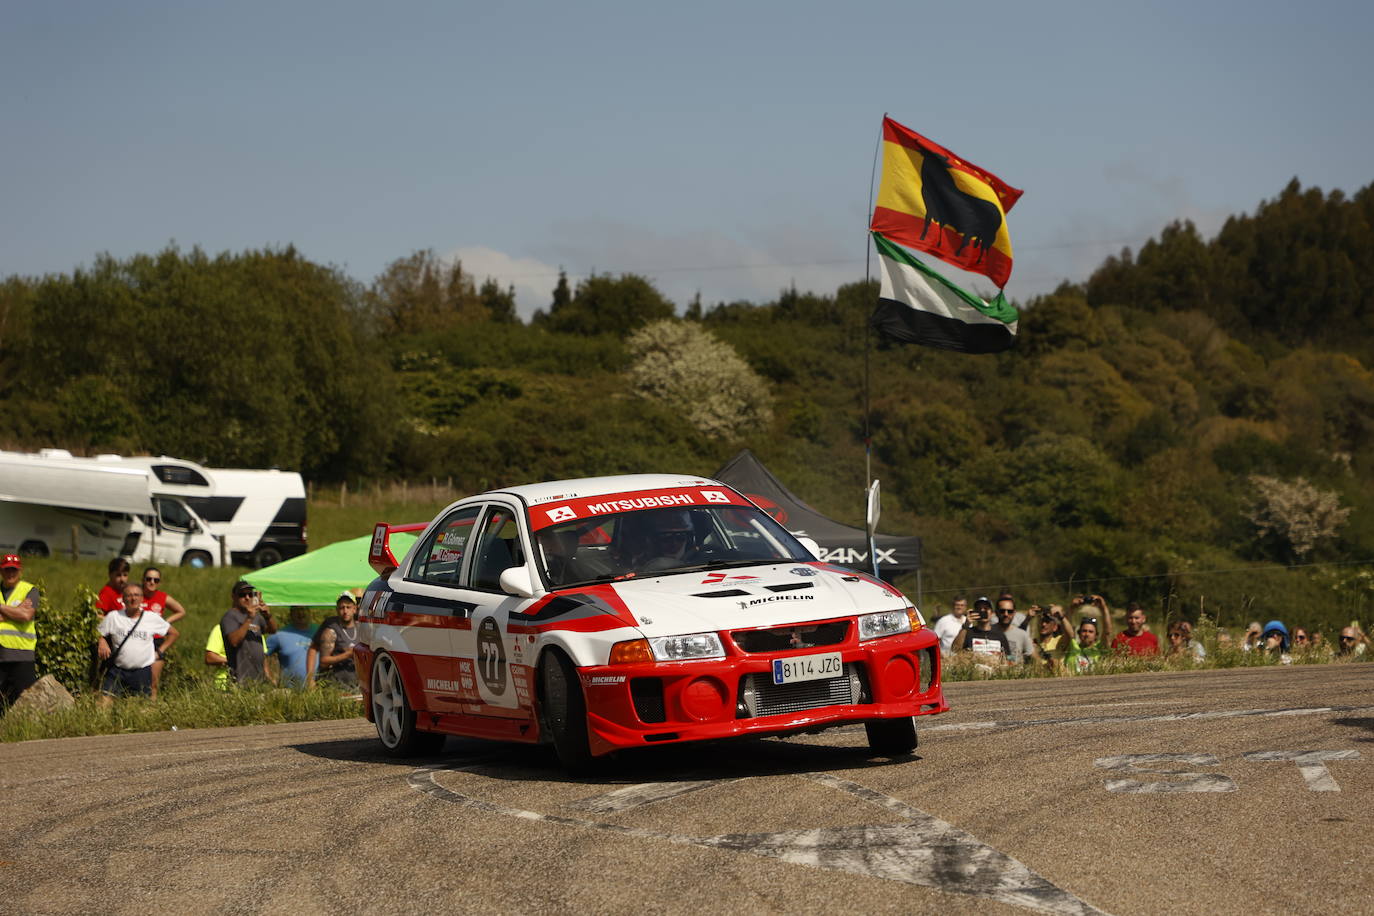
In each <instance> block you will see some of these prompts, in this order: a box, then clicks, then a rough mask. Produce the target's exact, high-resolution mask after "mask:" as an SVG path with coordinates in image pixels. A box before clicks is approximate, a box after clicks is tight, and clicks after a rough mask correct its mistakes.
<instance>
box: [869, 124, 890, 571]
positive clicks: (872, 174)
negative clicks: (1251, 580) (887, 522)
mask: <svg viewBox="0 0 1374 916" xmlns="http://www.w3.org/2000/svg"><path fill="white" fill-rule="evenodd" d="M883 120H884V121H886V120H887V112H883ZM882 150H883V132H882V130H881V129H880V130H879V131H878V142H877V143H874V144H873V164H872V165H871V166H870V167H869V170H868V210H867V211H866V212H867V214H868V218H869V219H870V220H872V218H873V182H874V181H875V180H876V178H877V175H878V154H879V153H881V152H882ZM872 261H873V234H872V232H871V231H869V229H868V228H865V230H864V289H867V288H868V284H869V283H871V282H872V277H873V267H872ZM872 338H873V322H872V320H871V319H867V318H866V319H864V384H863V389H864V490H865V491H866V490H867V489H868V488H869V486H870V485H872V483H873V433H872V430H870V429H869V407H870V404H869V386H870V370H869V351H870V350H871V348H872ZM874 559H875V562H876V557H875V558H874Z"/></svg>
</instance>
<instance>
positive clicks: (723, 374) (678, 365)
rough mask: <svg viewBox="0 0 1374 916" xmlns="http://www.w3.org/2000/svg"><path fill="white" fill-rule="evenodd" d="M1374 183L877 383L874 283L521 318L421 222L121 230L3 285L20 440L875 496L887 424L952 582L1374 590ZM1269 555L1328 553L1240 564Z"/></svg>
mask: <svg viewBox="0 0 1374 916" xmlns="http://www.w3.org/2000/svg"><path fill="white" fill-rule="evenodd" d="M1372 187H1374V186H1371V187H1366V188H1364V189H1361V190H1360V191H1358V192H1357V193H1355V194H1354V195H1353V196H1350V197H1347V196H1345V195H1344V194H1342V193H1341V192H1338V191H1335V192H1331V193H1323V192H1322V191H1320V190H1319V189H1316V188H1307V189H1304V188H1302V187H1301V186H1300V185H1299V184H1298V182H1297V181H1296V180H1295V181H1294V182H1293V183H1291V184H1290V185H1289V186H1287V187H1286V188H1284V189H1283V190H1282V191H1281V192H1280V193H1279V195H1278V196H1277V197H1276V198H1274V199H1273V200H1269V201H1264V202H1261V204H1260V205H1259V206H1258V207H1257V208H1256V210H1255V212H1254V213H1253V214H1241V215H1237V216H1234V217H1232V218H1231V219H1230V220H1228V221H1227V222H1226V224H1225V225H1224V226H1223V228H1222V229H1221V230H1220V231H1219V232H1218V234H1217V235H1216V237H1215V238H1212V239H1204V238H1202V236H1201V235H1200V234H1199V233H1198V231H1197V229H1196V227H1194V226H1192V225H1191V224H1189V223H1175V224H1171V225H1169V226H1166V227H1164V228H1163V230H1162V231H1161V232H1160V234H1159V235H1158V236H1157V237H1156V238H1154V239H1151V240H1150V241H1149V242H1147V243H1146V244H1145V245H1144V246H1142V247H1141V248H1140V250H1139V251H1138V252H1135V253H1132V252H1131V251H1122V252H1121V253H1119V254H1118V255H1115V256H1113V257H1111V258H1108V259H1107V260H1106V261H1105V262H1104V263H1103V264H1102V265H1101V266H1100V267H1099V268H1098V269H1097V270H1096V271H1095V272H1094V273H1093V274H1092V275H1091V276H1090V277H1088V278H1087V279H1086V280H1084V281H1083V282H1081V283H1076V284H1073V283H1066V284H1064V285H1063V286H1061V287H1060V288H1059V289H1058V290H1056V291H1055V292H1054V293H1053V294H1050V295H1046V296H1040V297H1036V298H1034V299H1032V300H1030V301H1028V302H1022V303H1019V305H1020V307H1021V308H1022V320H1021V331H1020V341H1019V343H1018V345H1017V346H1016V347H1015V348H1014V349H1013V350H1011V351H1009V352H1007V353H1004V354H998V355H996V356H986V357H969V356H963V355H959V354H951V353H944V352H939V351H932V350H926V349H921V348H910V347H884V346H883V345H882V343H881V342H880V341H877V342H872V344H873V346H874V347H875V348H876V349H874V350H873V351H872V352H871V353H870V354H869V355H868V357H867V363H868V365H869V373H868V377H869V378H870V380H871V382H870V390H869V392H868V396H867V398H865V394H864V378H865V369H864V366H865V361H866V357H865V336H866V332H865V325H866V321H867V316H868V314H869V313H870V312H871V310H872V308H873V305H874V302H875V300H876V284H875V283H872V282H865V281H862V280H860V281H856V282H854V283H849V284H845V285H843V286H841V287H839V288H838V289H836V290H835V291H834V292H833V293H817V292H807V291H797V290H795V289H788V290H783V291H781V292H780V293H779V294H778V295H777V296H776V297H775V298H774V299H772V300H770V301H768V302H762V303H754V302H718V303H715V304H713V305H704V304H703V303H702V302H701V301H700V300H699V299H698V300H697V301H694V302H692V303H685V304H683V307H682V308H677V307H676V306H675V305H674V303H672V302H670V301H668V300H667V299H666V298H665V297H664V296H663V295H662V294H661V293H659V292H658V290H657V289H656V288H655V287H654V285H653V284H652V282H650V281H649V280H647V279H645V278H643V277H639V276H635V275H619V276H614V275H596V276H592V277H589V278H585V279H583V280H580V281H579V282H577V283H576V284H571V283H569V281H568V279H567V277H566V276H560V278H559V280H558V282H557V285H556V286H555V288H554V289H553V290H552V291H551V295H550V302H549V305H548V306H547V307H546V308H544V309H541V310H539V311H538V312H537V313H536V314H535V315H534V317H533V318H532V319H531V320H530V321H529V322H528V323H525V322H522V321H520V320H519V319H518V317H517V316H516V313H515V307H514V295H513V292H512V291H511V290H509V289H503V288H501V287H500V286H499V285H498V284H497V283H495V282H494V281H491V280H483V281H479V280H478V278H476V277H473V276H472V275H470V274H468V273H467V272H466V271H465V270H464V269H463V266H462V265H461V264H459V263H453V262H446V261H444V260H442V259H440V258H438V257H437V256H435V255H434V253H433V252H427V251H425V252H416V253H413V254H411V255H409V256H407V257H403V258H400V259H398V260H396V261H395V262H393V263H392V264H391V265H389V266H388V268H387V269H386V270H385V271H384V272H383V273H382V275H381V276H379V277H377V278H375V279H374V280H373V281H372V282H371V283H370V284H367V285H364V284H362V283H359V282H357V281H355V280H353V279H351V278H349V277H347V276H346V275H345V274H343V273H342V272H341V271H340V270H338V269H337V268H333V267H329V266H325V265H320V264H315V263H312V262H310V261H308V260H307V259H305V258H303V257H301V256H300V254H299V253H298V252H297V251H295V250H294V249H293V248H291V247H286V248H284V249H264V250H259V251H248V252H243V253H239V254H229V253H226V254H220V255H217V256H210V255H207V254H206V253H204V252H202V251H200V250H199V249H192V250H190V251H181V250H179V249H177V248H175V247H170V248H168V249H166V250H164V251H162V252H159V253H156V254H152V255H138V256H135V257H131V258H128V259H126V260H122V261H121V260H116V259H113V258H110V257H108V256H102V257H100V258H97V259H96V261H95V263H94V264H93V265H92V266H91V267H89V268H80V269H77V270H74V271H72V272H71V273H70V274H57V275H50V276H46V277H21V276H13V277H9V278H7V279H6V280H5V281H4V282H3V283H0V396H2V397H4V399H5V402H6V403H7V404H8V405H10V408H11V414H10V415H11V417H12V418H13V422H12V423H11V424H10V428H9V431H8V433H7V441H6V443H5V444H6V446H7V447H11V448H13V447H21V448H35V447H41V446H49V445H54V446H62V447H67V448H72V449H76V450H83V451H87V452H96V451H120V452H126V453H127V452H155V453H168V454H174V455H180V456H184V457H190V458H197V459H201V460H204V461H207V462H209V463H211V464H216V465H219V464H230V465H240V466H273V465H275V466H280V467H285V468H294V469H299V470H301V471H302V472H304V473H305V474H306V476H307V477H309V478H311V479H313V480H317V481H325V482H328V481H334V482H337V481H358V480H360V479H369V478H376V477H393V478H395V477H400V478H414V479H422V478H428V477H433V476H437V477H440V478H445V479H446V478H449V477H452V478H453V479H454V480H455V482H457V483H458V484H459V485H460V486H461V487H462V488H464V489H468V490H472V491H476V490H480V489H484V488H488V487H491V486H497V485H501V484H507V483H516V482H526V481H531V480H538V479H553V478H559V477H570V476H582V475H599V474H610V473H620V472H638V471H653V470H665V471H682V472H684V473H691V474H710V473H711V472H713V471H714V470H715V469H716V468H717V467H719V466H720V465H721V464H722V463H723V462H724V461H725V460H726V459H728V458H729V457H730V456H731V455H732V454H734V452H735V451H736V450H738V449H739V448H740V447H743V446H748V447H750V448H753V449H754V451H755V452H757V453H758V454H759V455H760V456H761V457H762V458H763V460H764V461H765V462H766V463H768V464H769V465H770V467H772V468H773V469H774V471H775V473H777V474H778V476H780V477H781V478H782V479H783V480H784V481H786V482H787V483H788V484H789V486H791V487H792V488H793V489H794V490H795V491H796V492H798V493H799V494H800V495H802V497H803V498H804V499H806V500H807V501H809V502H811V503H813V504H814V505H815V506H816V507H817V508H819V509H821V510H822V511H824V512H827V513H828V514H831V515H833V516H834V517H836V518H839V519H841V520H843V521H848V522H851V523H852V522H855V521H858V520H859V519H861V517H862V501H861V494H862V492H863V487H864V484H865V473H864V469H865V441H866V439H868V440H871V442H872V456H871V460H872V466H873V472H874V475H875V476H878V477H880V478H881V479H882V480H883V485H884V492H885V493H886V494H887V499H888V502H887V505H886V506H885V509H884V528H885V529H886V530H891V531H894V532H897V531H902V532H914V533H919V534H921V535H923V536H924V537H925V539H926V546H927V571H926V582H925V584H926V586H927V588H930V589H932V594H933V595H935V596H936V599H937V600H939V596H940V595H942V594H943V592H942V589H945V588H948V589H953V588H955V587H958V586H961V585H964V584H971V583H979V584H987V585H989V586H990V587H996V585H997V584H1018V583H1042V582H1055V583H1067V582H1070V581H1073V582H1084V583H1099V588H1098V590H1099V591H1101V590H1103V589H1106V590H1107V592H1108V593H1109V594H1112V595H1114V596H1116V597H1117V598H1118V599H1119V600H1122V601H1124V600H1125V599H1127V598H1136V599H1142V600H1151V601H1153V602H1155V603H1159V602H1160V601H1165V600H1172V599H1171V598H1170V597H1169V596H1170V595H1174V594H1177V595H1179V596H1180V597H1179V599H1178V600H1180V601H1187V602H1192V603H1193V612H1194V613H1196V611H1197V610H1198V608H1197V607H1196V605H1197V604H1198V603H1199V599H1201V600H1203V601H1212V602H1215V603H1219V604H1220V605H1222V606H1226V607H1229V608H1233V609H1235V613H1237V614H1240V613H1243V612H1244V611H1243V610H1242V609H1251V610H1253V613H1254V614H1256V615H1260V614H1261V613H1262V609H1263V607H1264V603H1265V602H1269V603H1271V604H1273V605H1275V607H1274V610H1275V611H1278V610H1280V609H1281V608H1284V607H1290V606H1293V605H1307V604H1319V603H1322V602H1326V603H1328V604H1329V603H1330V602H1331V601H1332V600H1337V601H1338V602H1344V603H1341V604H1340V607H1339V609H1338V610H1337V609H1333V610H1332V613H1333V614H1347V616H1354V615H1355V614H1357V613H1360V612H1362V611H1363V604H1362V603H1361V602H1364V601H1366V600H1370V601H1374V581H1372V580H1374V573H1367V572H1366V570H1368V569H1369V567H1367V566H1363V565H1360V564H1361V562H1362V561H1366V560H1369V559H1371V558H1374V510H1371V508H1370V507H1371V504H1374V501H1371V499H1370V496H1371V495H1374V493H1372V492H1371V490H1372V489H1374V463H1372V462H1371V459H1370V458H1369V457H1368V456H1369V455H1370V454H1371V451H1370V446H1371V445H1374V375H1372V374H1371V372H1370V368H1369V365H1370V360H1371V358H1374V352H1372V351H1371V349H1370V347H1371V338H1370V336H1369V335H1368V334H1367V333H1366V332H1365V328H1366V327H1367V326H1368V322H1369V319H1370V315H1369V314H1368V312H1369V310H1370V308H1371V306H1370V305H1369V302H1370V296H1369V294H1370V293H1371V291H1374V190H1371V188H1372ZM865 401H867V403H868V404H869V405H870V411H869V413H868V415H867V416H866V415H865V412H864V405H865ZM1254 564H1271V565H1273V566H1275V567H1285V568H1286V567H1296V566H1306V567H1307V568H1308V570H1309V571H1308V572H1304V573H1301V574H1288V573H1285V574H1279V573H1275V574H1274V575H1273V576H1272V577H1271V579H1272V581H1270V580H1269V579H1266V580H1265V581H1264V583H1262V587H1261V585H1260V584H1257V582H1258V580H1257V579H1256V578H1255V576H1253V575H1250V576H1246V575H1230V576H1229V577H1228V576H1227V575H1222V574H1220V573H1219V572H1218V571H1224V570H1232V569H1242V568H1248V567H1250V566H1253V565H1254ZM1311 564H1323V565H1318V566H1312V565H1311ZM1204 573H1206V574H1207V575H1209V576H1211V578H1207V579H1205V580H1204V579H1203V578H1200V577H1202V576H1203V574H1204ZM1190 577H1191V578H1190ZM1109 583H1116V584H1115V585H1110V584H1109ZM1055 587H1060V586H1055ZM1184 593H1186V595H1187V596H1186V597H1183V596H1184ZM1207 595H1210V596H1211V597H1210V598H1208V597H1205V596H1207ZM1350 601H1354V602H1356V604H1355V605H1353V606H1351V605H1350V604H1349V602H1350Z"/></svg>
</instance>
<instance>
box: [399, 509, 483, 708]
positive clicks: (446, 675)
mask: <svg viewBox="0 0 1374 916" xmlns="http://www.w3.org/2000/svg"><path fill="white" fill-rule="evenodd" d="M482 509H483V506H482V504H481V503H471V504H468V505H463V506H458V507H456V508H454V509H452V510H451V511H450V512H448V514H446V515H445V516H444V517H443V518H442V519H440V520H439V523H438V524H437V525H435V526H434V527H433V528H431V529H430V530H429V531H427V532H425V534H424V535H423V539H422V541H421V542H420V543H419V544H417V545H416V548H415V550H414V552H413V553H412V554H411V557H410V560H409V565H408V566H407V568H406V570H405V573H404V575H397V576H393V578H392V585H393V592H392V594H391V596H390V598H389V599H388V604H387V611H388V613H389V614H397V615H400V616H399V619H400V620H401V621H404V626H403V628H402V629H401V631H400V633H399V635H398V637H397V644H396V645H394V646H391V647H390V648H392V649H393V650H394V651H400V652H402V653H403V654H405V655H407V656H409V660H410V662H411V663H412V664H413V665H414V666H415V670H416V674H417V675H418V678H419V682H420V686H421V689H422V690H423V691H424V695H425V700H424V703H423V704H421V705H422V706H423V708H425V709H430V710H433V711H435V712H449V713H454V714H458V713H462V712H464V711H465V707H466V706H467V705H469V704H471V703H474V702H477V700H478V699H479V697H478V694H477V688H476V684H475V683H474V682H473V678H472V676H471V674H468V675H466V676H464V675H463V673H462V668H463V667H464V665H463V664H462V663H461V659H462V653H463V645H462V644H463V643H464V642H465V640H463V639H461V638H460V634H462V633H463V632H464V631H465V630H466V629H467V628H470V627H471V624H472V612H473V610H474V608H475V607H476V605H475V604H473V602H471V601H469V600H467V598H466V597H465V595H466V590H465V589H463V588H462V584H463V569H464V566H465V565H466V564H467V562H468V560H469V554H470V550H469V547H470V544H471V541H472V534H473V531H474V529H475V527H476V525H477V520H478V518H479V517H480V515H481V513H482ZM467 667H469V668H470V665H468V666H467Z"/></svg>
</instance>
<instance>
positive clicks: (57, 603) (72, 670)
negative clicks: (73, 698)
mask: <svg viewBox="0 0 1374 916" xmlns="http://www.w3.org/2000/svg"><path fill="white" fill-rule="evenodd" d="M38 588H39V591H40V593H41V594H42V596H43V601H42V604H41V606H40V608H39V616H38V646H37V648H36V650H35V652H34V655H35V657H36V659H37V662H38V674H39V676H40V677H41V676H42V675H45V674H51V675H52V676H53V677H55V678H57V680H58V681H59V682H60V683H61V684H62V686H63V687H66V688H67V689H68V690H70V691H71V692H72V693H82V692H84V691H86V690H87V689H88V688H89V687H90V679H91V647H92V646H94V645H95V640H96V638H97V633H96V626H97V625H98V624H99V622H100V614H99V613H97V612H96V609H95V602H96V595H95V592H93V591H91V590H90V589H89V588H87V587H86V586H84V585H78V586H77V587H76V594H75V595H74V596H71V597H68V596H65V595H64V596H62V597H61V598H59V599H58V600H53V598H52V597H50V593H49V592H48V590H47V589H46V588H44V587H43V583H42V582H41V581H40V582H39V586H38Z"/></svg>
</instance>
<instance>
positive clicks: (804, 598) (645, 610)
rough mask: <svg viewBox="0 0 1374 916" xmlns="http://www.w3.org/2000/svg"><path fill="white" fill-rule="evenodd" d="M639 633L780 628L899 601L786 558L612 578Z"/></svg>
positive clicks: (886, 591)
mask: <svg viewBox="0 0 1374 916" xmlns="http://www.w3.org/2000/svg"><path fill="white" fill-rule="evenodd" d="M614 589H615V592H616V595H618V596H619V597H620V599H621V601H623V602H624V603H625V605H626V607H627V608H628V609H629V611H630V613H632V614H633V615H634V617H635V620H637V621H638V622H639V629H640V630H641V631H642V632H643V633H644V635H645V636H648V637H655V636H673V635H677V634H682V633H702V632H707V631H715V630H728V629H742V628H750V627H771V626H781V625H783V624H789V623H804V622H807V621H812V620H825V619H827V618H833V617H847V616H850V615H853V614H866V613H870V612H873V611H889V610H900V609H902V608H905V607H906V606H907V601H906V599H905V598H903V597H902V596H901V595H900V594H898V593H896V592H894V591H893V590H892V589H890V588H888V587H887V586H885V585H882V584H880V583H878V582H876V581H874V580H873V579H871V578H870V577H868V576H863V575H860V574H858V573H855V572H852V571H850V570H846V569H840V568H827V567H823V566H810V565H806V564H802V563H796V562H790V563H782V564H778V565H774V566H752V567H748V568H745V569H730V570H724V571H721V572H710V571H706V572H694V573H677V574H675V575H671V576H659V577H655V578H652V579H635V580H633V581H626V582H617V583H615V585H614Z"/></svg>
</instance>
